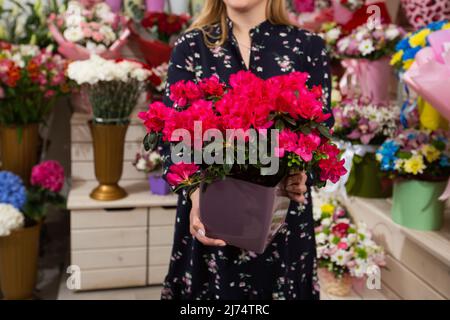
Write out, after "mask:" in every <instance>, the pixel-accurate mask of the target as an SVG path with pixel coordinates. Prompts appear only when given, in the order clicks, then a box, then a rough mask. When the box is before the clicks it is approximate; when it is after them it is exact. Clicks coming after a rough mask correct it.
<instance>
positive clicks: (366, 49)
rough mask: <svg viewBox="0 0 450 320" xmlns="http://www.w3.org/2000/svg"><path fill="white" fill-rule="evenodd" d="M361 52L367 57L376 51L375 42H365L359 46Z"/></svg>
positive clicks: (369, 40)
mask: <svg viewBox="0 0 450 320" xmlns="http://www.w3.org/2000/svg"><path fill="white" fill-rule="evenodd" d="M358 49H359V51H361V54H362V55H363V56H367V55H369V54H371V53H372V52H374V51H375V47H374V46H373V42H372V40H371V39H367V40H364V41H363V42H361V43H360V44H359V46H358Z"/></svg>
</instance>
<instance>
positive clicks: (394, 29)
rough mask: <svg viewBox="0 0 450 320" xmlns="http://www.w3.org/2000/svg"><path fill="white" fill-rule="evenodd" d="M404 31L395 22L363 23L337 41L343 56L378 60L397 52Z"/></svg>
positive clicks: (339, 52)
mask: <svg viewBox="0 0 450 320" xmlns="http://www.w3.org/2000/svg"><path fill="white" fill-rule="evenodd" d="M403 34H404V31H403V29H402V28H400V27H399V26H397V25H395V24H388V25H386V24H385V25H383V24H370V23H366V24H363V25H361V26H359V27H357V28H356V29H354V30H353V31H352V32H351V33H350V34H349V35H347V36H345V37H342V38H341V39H340V40H339V41H338V42H337V53H338V54H339V55H340V56H341V57H345V58H353V59H368V60H378V59H381V58H383V57H386V56H390V55H392V54H393V53H394V52H395V46H396V44H397V42H398V41H399V40H400V39H401V38H402V36H403Z"/></svg>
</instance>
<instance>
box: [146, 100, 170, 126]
mask: <svg viewBox="0 0 450 320" xmlns="http://www.w3.org/2000/svg"><path fill="white" fill-rule="evenodd" d="M173 112H174V110H173V109H172V108H169V107H166V105H165V104H164V103H162V102H154V103H152V104H151V105H150V106H149V109H148V111H146V112H140V113H139V114H138V117H139V119H141V120H143V121H144V125H145V127H146V128H147V132H162V130H163V129H164V126H165V122H166V119H167V118H168V117H169V116H170V115H171V114H172V113H173Z"/></svg>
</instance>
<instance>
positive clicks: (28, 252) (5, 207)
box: [0, 161, 65, 300]
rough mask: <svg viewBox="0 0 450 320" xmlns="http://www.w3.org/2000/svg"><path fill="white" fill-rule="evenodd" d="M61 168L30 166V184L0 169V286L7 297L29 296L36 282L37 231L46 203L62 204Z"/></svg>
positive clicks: (55, 165) (50, 164) (53, 164)
mask: <svg viewBox="0 0 450 320" xmlns="http://www.w3.org/2000/svg"><path fill="white" fill-rule="evenodd" d="M63 184H64V170H63V169H62V167H61V165H60V164H59V163H57V162H56V161H47V162H43V163H41V164H39V165H36V166H35V167H33V173H32V176H31V186H30V187H29V189H28V190H26V189H25V187H24V185H23V183H22V180H21V179H20V178H19V177H18V176H16V175H14V174H13V173H10V172H8V171H1V172H0V190H1V191H0V287H1V291H2V293H3V296H4V297H5V299H7V300H16V299H30V298H32V297H33V290H34V287H35V285H36V277H37V265H38V256H39V239H40V230H41V226H42V223H43V220H44V219H45V216H46V213H47V208H48V206H49V205H63V204H64V203H65V199H64V197H62V196H61V195H60V194H59V192H60V191H61V188H62V186H63Z"/></svg>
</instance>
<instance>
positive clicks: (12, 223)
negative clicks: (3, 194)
mask: <svg viewBox="0 0 450 320" xmlns="http://www.w3.org/2000/svg"><path fill="white" fill-rule="evenodd" d="M24 220H25V219H24V217H23V214H22V213H21V212H20V211H19V210H17V209H16V208H15V207H13V206H12V205H10V204H5V203H0V237H6V236H9V235H10V234H11V231H14V230H16V229H19V228H21V227H23V224H24Z"/></svg>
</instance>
